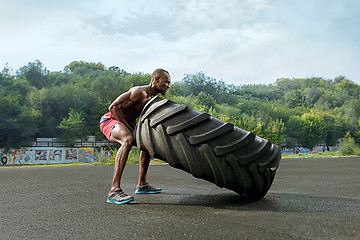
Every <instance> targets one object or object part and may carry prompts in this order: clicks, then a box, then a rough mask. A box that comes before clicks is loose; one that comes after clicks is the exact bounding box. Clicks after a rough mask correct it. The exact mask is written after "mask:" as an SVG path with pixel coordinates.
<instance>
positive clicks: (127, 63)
mask: <svg viewBox="0 0 360 240" xmlns="http://www.w3.org/2000/svg"><path fill="white" fill-rule="evenodd" d="M0 1H1V0H0ZM359 10H360V4H359V3H358V2H357V1H355V0H347V1H340V2H339V1H338V2H333V1H329V0H319V1H316V2H314V1H310V0H305V1H304V0H303V1H300V0H294V1H280V0H273V1H269V0H227V1H225V0H218V1H206V0H168V1H161V0H154V1H147V0H134V1H116V0H102V1H95V0H88V1H85V0H84V1H75V2H70V1H69V0H67V1H44V0H37V1H30V2H29V1H25V0H13V1H6V2H5V1H1V8H0V27H1V29H2V31H3V32H4V33H5V34H3V35H2V38H0V52H1V56H0V64H4V63H6V62H9V64H10V65H15V67H21V66H23V65H25V64H27V62H29V61H34V60H35V59H39V60H40V61H42V62H43V63H44V65H45V66H46V67H48V68H49V69H50V70H61V69H62V68H63V67H64V66H65V65H67V64H69V63H70V62H71V61H74V60H84V61H92V62H102V63H103V64H105V65H106V66H113V65H116V66H119V67H121V68H123V69H125V70H127V71H130V72H131V71H134V72H137V71H142V72H149V73H150V72H152V71H153V70H154V69H155V68H157V67H163V68H166V69H168V70H169V71H170V72H171V74H172V76H173V79H174V80H180V79H181V77H182V76H183V74H186V73H195V72H199V71H203V72H204V73H205V74H206V75H209V76H212V77H215V78H217V79H223V80H224V81H226V82H228V83H235V84H243V83H271V82H275V80H276V79H277V78H280V77H289V78H292V77H307V76H310V77H311V76H322V77H325V78H334V77H336V76H338V75H345V76H346V77H348V78H350V79H352V80H354V81H357V82H360V79H358V76H359V74H360V72H359V71H360V70H358V67H357V66H358V65H359V63H360V55H359V53H360V51H359V50H360V49H359V42H360V31H359V30H360V29H359V26H360V17H359V16H358V12H359Z"/></svg>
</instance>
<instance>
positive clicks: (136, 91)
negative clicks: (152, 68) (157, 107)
mask: <svg viewBox="0 0 360 240" xmlns="http://www.w3.org/2000/svg"><path fill="white" fill-rule="evenodd" d="M129 92H130V98H131V100H132V101H135V102H137V101H142V99H143V98H146V95H147V94H146V86H135V87H132V88H130V90H129Z"/></svg>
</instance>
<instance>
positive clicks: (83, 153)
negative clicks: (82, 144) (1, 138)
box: [0, 147, 95, 165]
mask: <svg viewBox="0 0 360 240" xmlns="http://www.w3.org/2000/svg"><path fill="white" fill-rule="evenodd" d="M0 151H1V149H0ZM1 157H2V162H1V163H0V164H2V165H14V164H16V165H22V164H51V163H70V162H93V161H95V159H94V148H91V147H87V148H61V147H28V148H20V149H12V150H10V151H9V152H7V153H2V155H1ZM5 160H6V161H5Z"/></svg>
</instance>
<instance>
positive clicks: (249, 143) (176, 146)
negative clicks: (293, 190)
mask: <svg viewBox="0 0 360 240" xmlns="http://www.w3.org/2000/svg"><path fill="white" fill-rule="evenodd" d="M135 138H136V144H137V146H138V148H140V149H141V150H143V151H146V152H148V153H149V154H150V155H151V156H152V157H156V158H159V159H162V160H164V161H166V162H168V163H169V165H170V166H172V167H175V168H179V169H182V170H184V171H186V172H189V173H191V174H192V175H193V176H194V177H197V178H202V179H205V180H207V181H210V182H212V183H215V184H216V185H217V186H219V187H225V188H228V189H231V190H233V191H235V192H236V193H239V194H245V195H248V196H250V197H252V198H255V199H261V198H262V197H263V196H265V194H266V193H267V191H268V190H269V188H270V186H271V184H272V182H273V180H274V177H275V173H276V170H277V168H278V166H279V163H280V158H281V149H280V147H279V146H277V145H274V144H272V143H271V142H270V141H268V140H266V139H263V138H260V137H258V136H256V135H255V134H254V133H251V132H248V131H245V130H243V129H240V128H238V127H235V126H234V125H233V124H231V123H226V122H223V121H221V120H219V119H216V118H213V117H212V116H210V115H209V114H206V113H200V112H198V111H195V110H193V109H191V108H189V107H187V106H186V105H182V104H181V105H180V104H177V103H174V102H172V101H170V100H168V99H162V98H160V97H154V98H152V99H151V100H150V101H149V102H148V103H147V104H146V105H145V107H144V109H143V111H142V113H141V115H140V118H139V121H138V123H137V126H136V130H135Z"/></svg>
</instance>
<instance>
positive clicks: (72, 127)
mask: <svg viewBox="0 0 360 240" xmlns="http://www.w3.org/2000/svg"><path fill="white" fill-rule="evenodd" d="M57 128H58V129H60V130H61V133H60V138H61V139H62V140H64V141H65V142H66V143H68V144H69V145H71V146H74V144H75V139H76V138H79V137H84V136H86V134H87V128H86V124H85V120H84V117H83V114H82V113H78V112H75V111H74V110H73V109H70V112H69V115H68V117H66V118H63V120H62V121H61V122H60V124H59V125H58V126H57Z"/></svg>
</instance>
